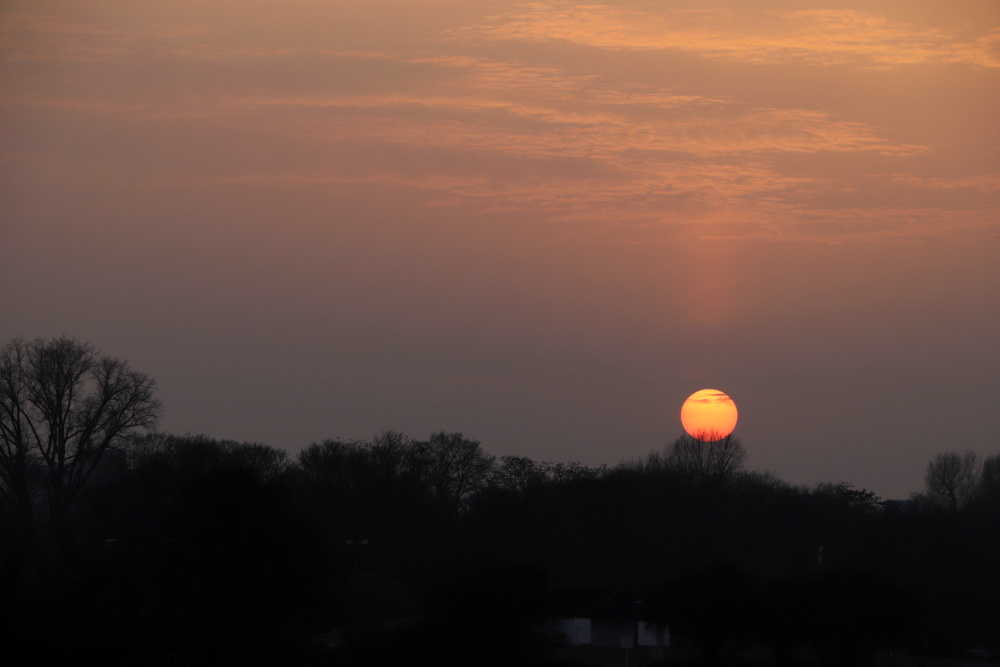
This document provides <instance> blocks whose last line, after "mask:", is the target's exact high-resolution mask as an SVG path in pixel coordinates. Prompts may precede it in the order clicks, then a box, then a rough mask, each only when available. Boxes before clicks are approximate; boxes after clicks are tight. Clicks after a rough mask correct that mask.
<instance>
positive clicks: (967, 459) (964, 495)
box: [924, 449, 979, 513]
mask: <svg viewBox="0 0 1000 667" xmlns="http://www.w3.org/2000/svg"><path fill="white" fill-rule="evenodd" d="M978 463H979V457H978V456H977V455H976V453H975V452H974V451H972V450H971V449H970V450H967V451H966V452H965V453H963V454H958V453H957V452H942V453H940V454H937V455H935V456H934V458H933V459H931V461H930V462H929V463H928V464H927V472H926V474H925V475H924V482H925V484H926V493H927V497H928V499H929V500H930V501H931V502H932V503H933V504H935V505H937V506H938V507H943V508H946V509H948V510H950V511H952V512H955V513H957V512H958V510H960V509H962V508H963V507H965V506H966V505H968V504H969V501H971V500H972V498H973V496H974V495H975V493H976V486H977V482H978Z"/></svg>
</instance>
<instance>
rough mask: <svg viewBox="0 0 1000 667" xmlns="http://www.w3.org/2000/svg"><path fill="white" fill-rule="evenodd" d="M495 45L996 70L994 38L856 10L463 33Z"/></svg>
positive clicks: (643, 14) (558, 19) (600, 12)
mask: <svg viewBox="0 0 1000 667" xmlns="http://www.w3.org/2000/svg"><path fill="white" fill-rule="evenodd" d="M465 34H466V35H469V36H471V35H476V36H479V37H481V38H486V39H494V40H530V41H552V40H559V41H567V42H573V43H577V44H583V45H587V46H593V47H598V48H606V49H632V50H677V51H687V52H691V53H694V54H696V55H701V56H704V57H709V58H722V59H731V60H740V61H743V62H755V63H761V64H776V63H789V62H794V63H799V64H801V63H811V64H815V65H836V64H845V63H854V64H871V65H877V66H889V65H905V64H923V63H932V64H941V63H955V62H964V63H972V64H976V65H982V66H986V67H997V66H1000V57H998V54H997V46H996V41H997V37H996V34H995V32H994V33H991V34H990V35H988V36H985V37H980V38H978V39H973V40H971V41H969V40H963V39H961V38H958V37H956V36H954V35H952V34H949V33H947V32H944V31H941V30H936V29H929V28H918V27H915V26H913V25H909V24H905V23H897V22H892V21H890V20H888V19H886V18H884V17H882V16H879V15H877V14H873V13H870V12H862V11H857V10H834V9H822V10H798V11H790V10H749V9H739V10H736V9H723V8H711V9H695V10H692V9H660V8H658V9H657V10H656V11H655V12H654V11H641V10H629V9H624V8H622V7H617V6H612V5H575V4H571V3H563V2H560V3H532V4H528V5H522V6H521V7H520V8H519V9H517V10H515V11H512V12H509V13H506V14H500V15H497V16H494V17H492V18H491V19H490V20H489V21H486V22H484V23H482V24H480V25H477V26H475V27H472V28H469V29H467V31H465Z"/></svg>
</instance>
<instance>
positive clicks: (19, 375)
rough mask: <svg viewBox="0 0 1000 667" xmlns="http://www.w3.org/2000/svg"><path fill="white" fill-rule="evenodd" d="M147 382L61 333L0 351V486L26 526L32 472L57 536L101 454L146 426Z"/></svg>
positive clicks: (153, 406)
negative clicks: (46, 504)
mask: <svg viewBox="0 0 1000 667" xmlns="http://www.w3.org/2000/svg"><path fill="white" fill-rule="evenodd" d="M154 386H155V385H154V382H153V380H151V379H150V378H149V377H147V376H146V375H145V374H143V373H140V372H138V371H134V370H132V369H131V368H130V367H129V365H128V364H127V363H126V362H124V361H122V360H120V359H115V358H113V357H107V356H100V355H99V354H98V353H97V351H96V350H95V349H94V348H93V347H91V346H90V345H87V344H84V343H80V342H78V341H76V340H72V339H69V338H54V339H51V340H45V339H42V338H37V339H35V340H31V341H28V340H24V339H22V338H17V339H14V340H13V341H11V342H10V343H8V344H7V345H6V346H5V347H4V348H3V350H2V351H0V493H2V494H3V498H4V500H5V501H7V503H8V504H9V505H10V506H12V507H13V509H14V511H15V512H16V513H17V515H18V517H19V521H20V524H21V526H22V527H23V528H24V529H25V530H26V531H28V532H30V526H31V512H32V507H31V505H32V482H33V473H34V472H36V471H37V472H38V473H39V474H38V478H39V479H40V481H41V484H42V486H43V488H44V490H45V492H46V496H47V500H48V508H49V515H50V518H51V520H52V522H53V524H54V526H55V527H56V530H57V535H58V537H59V539H60V540H62V539H65V537H66V535H65V530H66V519H67V517H68V514H69V512H70V509H71V507H72V505H73V502H74V500H75V499H76V497H77V495H78V494H79V493H80V491H81V489H83V487H84V485H85V484H86V483H87V481H88V479H89V478H90V476H91V475H92V474H93V472H94V470H95V469H96V468H97V466H98V464H99V463H100V461H101V458H102V456H103V455H104V454H105V452H107V451H108V450H109V449H111V448H114V447H116V446H119V445H121V444H122V443H124V442H125V440H126V439H127V437H128V436H129V435H130V434H132V433H133V432H135V431H137V430H143V429H148V428H150V427H152V426H153V425H154V424H155V422H156V418H157V415H158V412H159V407H160V404H159V402H157V401H156V400H154V398H153V388H154Z"/></svg>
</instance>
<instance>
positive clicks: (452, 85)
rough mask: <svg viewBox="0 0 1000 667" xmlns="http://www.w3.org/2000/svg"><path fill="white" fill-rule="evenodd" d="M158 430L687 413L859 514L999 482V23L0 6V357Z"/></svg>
mask: <svg viewBox="0 0 1000 667" xmlns="http://www.w3.org/2000/svg"><path fill="white" fill-rule="evenodd" d="M61 334H66V335H69V336H74V337H77V338H79V339H81V340H85V341H88V342H90V343H93V344H94V345H96V346H98V347H99V348H100V349H101V350H102V351H103V352H105V353H108V354H112V355H115V356H121V357H124V358H126V359H128V360H129V362H130V363H131V364H132V365H133V366H134V367H136V368H138V369H140V370H142V371H145V372H147V373H148V374H150V375H151V376H152V377H154V378H155V379H156V380H157V382H158V385H159V390H158V396H159V398H160V399H161V400H162V401H163V403H164V418H163V420H162V422H161V428H162V429H163V430H166V431H170V432H175V433H206V434H209V435H212V436H216V437H220V438H232V439H237V440H250V441H258V442H265V443H268V444H271V445H275V446H280V447H285V448H287V449H289V450H290V451H292V452H296V451H298V449H299V448H301V447H302V446H304V445H307V444H309V443H310V442H314V441H318V440H322V439H324V438H333V437H341V438H360V437H370V436H371V435H373V434H375V433H376V432H379V431H382V430H385V429H395V430H399V431H403V432H404V433H406V434H408V435H410V436H411V437H415V438H424V437H427V436H428V435H429V434H430V433H431V432H432V431H437V430H446V431H461V432H463V433H464V434H465V435H466V436H468V437H472V438H476V439H478V440H481V441H482V443H483V445H484V447H486V449H487V450H489V451H490V452H492V453H494V454H497V455H503V454H522V455H527V456H531V457H532V458H536V459H548V460H558V461H570V460H578V461H581V462H583V463H587V464H600V463H607V464H615V463H618V462H619V461H621V460H623V459H628V458H633V457H638V456H644V455H645V454H646V453H647V452H649V451H650V450H652V449H655V448H658V447H660V446H662V445H663V444H664V443H665V442H667V441H670V440H672V439H674V438H675V437H676V436H678V435H679V434H680V433H681V425H680V418H679V413H680V406H681V403H682V402H683V401H684V399H685V398H686V397H687V396H688V395H689V394H691V393H692V392H694V391H696V390H698V389H702V388H705V387H711V388H716V389H720V390H722V391H725V392H726V393H728V394H729V395H730V396H732V397H733V399H734V400H735V401H736V404H737V406H738V407H739V413H740V421H739V424H738V426H737V429H736V434H737V435H739V436H740V437H741V438H742V440H743V442H744V443H745V444H746V445H747V447H748V449H749V450H750V453H751V456H750V461H749V464H750V466H751V467H752V468H756V469H767V470H771V471H772V472H774V473H775V474H777V475H778V476H780V477H781V478H783V479H785V480H787V481H789V482H792V483H796V484H812V483H815V482H817V481H849V482H853V483H854V484H855V485H856V486H859V487H867V488H869V489H872V490H874V491H876V492H877V493H879V494H881V495H883V496H885V497H906V496H907V495H909V494H910V492H912V491H916V490H918V489H919V488H920V487H921V485H922V477H923V470H924V467H925V466H926V463H927V461H928V460H929V458H930V457H931V456H932V455H933V454H934V453H935V452H938V451H944V450H964V449H967V448H974V449H976V450H978V451H979V452H981V453H984V454H991V453H996V452H998V451H1000V437H998V432H1000V2H997V0H952V1H951V2H941V1H940V0H898V1H896V0H879V1H878V2H876V1H875V0H867V1H860V0H859V1H853V2H850V1H844V2H835V1H834V0H824V1H814V0H786V1H781V0H769V1H768V2H763V1H759V2H750V1H748V0H720V1H718V2H710V1H706V0H690V1H686V2H685V1H678V2H670V1H667V0H659V1H655V2H654V1H651V0H649V1H640V0H612V1H610V2H606V3H595V4H579V3H571V2H556V1H552V2H548V1H546V2H527V3H518V2H496V1H484V0H419V1H417V0H409V1H402V0H364V1H363V2H362V1H360V0H280V1H279V0H270V1H269V0H239V1H236V0H228V1H221V0H143V1H142V2H136V1H135V0H106V1H105V0H88V1H82V0H81V1H75V0H59V1H54V0H3V2H0V342H6V341H8V340H9V339H10V338H12V337H14V336H27V337H35V336H45V337H49V336H57V335H61Z"/></svg>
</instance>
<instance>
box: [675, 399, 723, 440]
mask: <svg viewBox="0 0 1000 667" xmlns="http://www.w3.org/2000/svg"><path fill="white" fill-rule="evenodd" d="M736 417H737V414H736V403H734V402H733V399H731V398H729V396H728V395H727V394H726V393H724V392H721V391H719V390H718V389H702V390H700V391H696V392H694V393H693V394H691V395H690V396H688V398H687V400H686V401H684V405H682V406H681V424H683V425H684V430H685V431H687V432H688V434H689V435H690V436H691V437H693V438H696V439H698V440H701V441H702V442H715V441H716V440H722V439H723V438H725V437H726V436H727V435H729V434H730V433H732V432H733V429H734V428H736Z"/></svg>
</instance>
